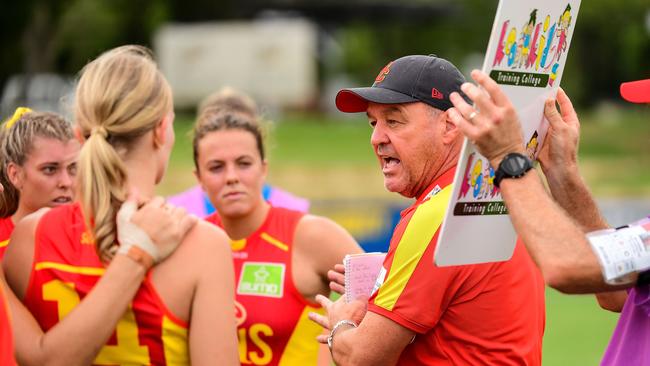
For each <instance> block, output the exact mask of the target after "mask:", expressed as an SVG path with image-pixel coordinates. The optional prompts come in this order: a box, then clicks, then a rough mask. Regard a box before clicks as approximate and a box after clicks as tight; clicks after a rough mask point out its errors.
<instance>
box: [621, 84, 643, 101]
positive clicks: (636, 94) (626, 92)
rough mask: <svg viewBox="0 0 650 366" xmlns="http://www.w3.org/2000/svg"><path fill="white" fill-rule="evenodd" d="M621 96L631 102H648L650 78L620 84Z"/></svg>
mask: <svg viewBox="0 0 650 366" xmlns="http://www.w3.org/2000/svg"><path fill="white" fill-rule="evenodd" d="M621 96H622V97H623V99H625V100H627V101H628V102H632V103H650V79H645V80H637V81H628V82H627V83H623V84H621Z"/></svg>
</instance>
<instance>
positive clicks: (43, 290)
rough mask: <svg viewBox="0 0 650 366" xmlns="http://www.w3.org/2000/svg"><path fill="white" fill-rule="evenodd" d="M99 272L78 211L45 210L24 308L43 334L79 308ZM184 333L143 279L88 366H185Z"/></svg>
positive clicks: (70, 208)
mask: <svg viewBox="0 0 650 366" xmlns="http://www.w3.org/2000/svg"><path fill="white" fill-rule="evenodd" d="M104 271H105V268H104V266H103V265H102V263H101V261H100V260H99V257H98V256H97V253H96V251H95V244H94V242H93V241H92V240H91V236H90V235H89V233H88V232H87V231H86V227H85V224H84V220H83V217H82V215H81V209H80V207H79V205H78V204H72V205H65V206H61V207H58V208H54V209H51V210H50V211H48V212H47V213H45V215H43V217H42V218H41V220H40V221H39V223H38V225H37V228H36V234H35V247H34V264H33V267H32V273H31V277H30V280H29V285H28V288H27V294H26V296H25V305H26V306H27V307H28V308H29V310H30V311H31V313H32V314H33V315H34V317H35V318H36V320H37V321H38V322H39V324H40V325H41V327H42V328H43V330H45V331H47V330H48V329H50V328H52V327H53V326H54V325H55V324H56V323H57V322H59V321H60V320H61V319H62V318H64V317H65V316H66V315H67V314H68V313H69V312H70V311H71V310H72V309H73V308H74V307H75V306H77V304H79V302H80V301H81V299H83V298H84V297H85V296H86V295H87V294H88V292H90V290H92V288H93V286H95V284H96V283H97V281H98V280H99V278H100V277H101V276H102V274H103V273H104ZM187 328H188V325H187V324H186V323H185V322H183V321H182V320H180V319H177V318H176V317H174V315H173V314H171V312H170V311H169V310H168V309H167V308H166V307H165V305H164V304H163V303H162V301H161V299H160V298H159V296H158V294H157V292H156V290H155V289H154V287H153V284H152V282H151V277H150V273H149V274H147V277H146V279H145V280H144V281H143V283H142V286H141V287H140V289H139V290H138V292H137V294H136V296H135V297H134V299H133V301H132V302H131V304H130V306H129V308H128V310H127V311H126V312H125V314H124V315H123V317H122V319H120V321H119V322H118V324H117V327H116V328H115V331H114V333H113V334H112V335H111V337H110V338H109V339H108V342H107V343H106V345H104V347H102V349H101V351H100V352H99V354H98V355H97V358H96V359H95V361H94V363H93V364H94V365H189V352H188V346H187V342H188V340H187ZM71 341H74V340H71Z"/></svg>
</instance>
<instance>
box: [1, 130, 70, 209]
mask: <svg viewBox="0 0 650 366" xmlns="http://www.w3.org/2000/svg"><path fill="white" fill-rule="evenodd" d="M79 149H80V145H79V143H78V142H77V140H75V139H71V140H69V141H67V142H63V141H59V140H57V139H53V138H43V137H36V138H35V139H34V142H33V146H32V150H31V152H30V153H29V155H28V156H27V159H26V160H25V162H24V163H23V165H22V166H14V167H13V168H11V170H13V171H15V174H11V172H10V171H9V174H10V179H11V180H12V183H13V184H14V185H15V186H16V188H18V191H19V192H20V206H23V207H25V208H27V209H28V210H29V211H35V210H38V209H40V208H42V207H55V206H59V205H62V204H66V203H69V202H71V201H72V199H73V198H74V188H75V176H76V174H77V157H78V155H79Z"/></svg>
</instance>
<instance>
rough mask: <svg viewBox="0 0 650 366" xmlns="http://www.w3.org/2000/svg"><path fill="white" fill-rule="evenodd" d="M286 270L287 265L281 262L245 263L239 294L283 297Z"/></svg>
mask: <svg viewBox="0 0 650 366" xmlns="http://www.w3.org/2000/svg"><path fill="white" fill-rule="evenodd" d="M284 272H285V265H284V264H281V263H261V262H248V263H244V266H243V267H242V269H241V273H240V275H239V284H238V285H237V294H239V295H251V296H264V297H276V298H281V297H282V295H283V293H284Z"/></svg>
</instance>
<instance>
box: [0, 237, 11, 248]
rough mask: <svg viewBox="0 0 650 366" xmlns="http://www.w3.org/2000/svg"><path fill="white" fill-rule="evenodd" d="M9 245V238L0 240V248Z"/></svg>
mask: <svg viewBox="0 0 650 366" xmlns="http://www.w3.org/2000/svg"><path fill="white" fill-rule="evenodd" d="M7 245H9V239H7V240H3V241H0V248H4V247H6V246H7Z"/></svg>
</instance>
